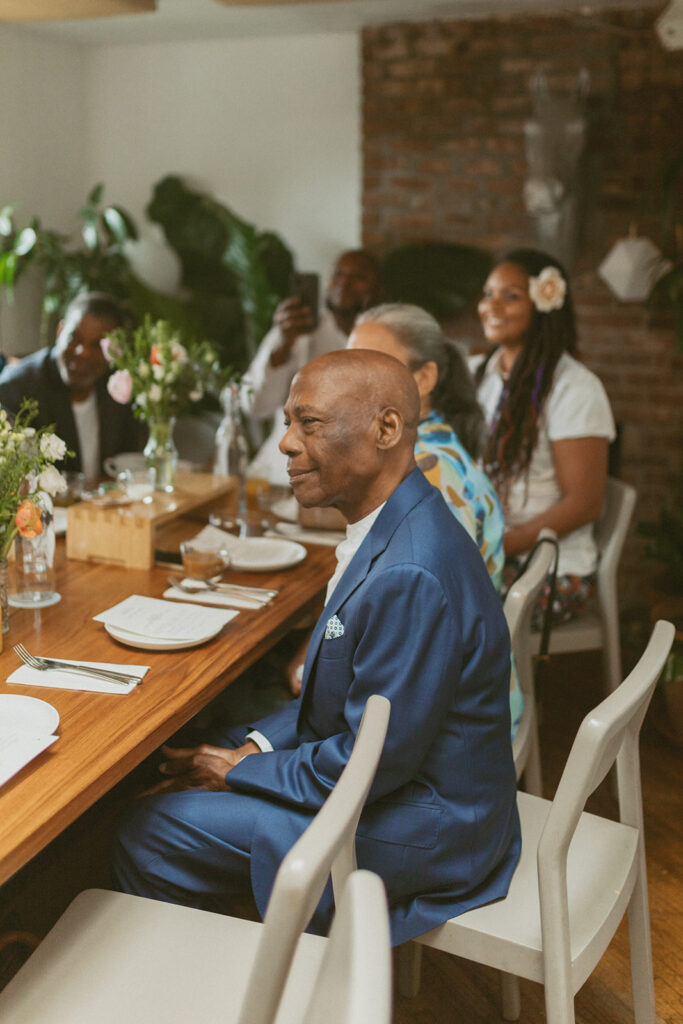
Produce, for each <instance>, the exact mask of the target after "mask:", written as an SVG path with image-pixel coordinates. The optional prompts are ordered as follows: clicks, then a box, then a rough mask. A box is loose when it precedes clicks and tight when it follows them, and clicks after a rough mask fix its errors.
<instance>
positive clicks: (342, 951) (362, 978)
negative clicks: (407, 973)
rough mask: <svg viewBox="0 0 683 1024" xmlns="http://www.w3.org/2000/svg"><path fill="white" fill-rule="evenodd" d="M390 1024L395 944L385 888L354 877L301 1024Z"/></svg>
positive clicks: (360, 874) (372, 879)
mask: <svg viewBox="0 0 683 1024" xmlns="http://www.w3.org/2000/svg"><path fill="white" fill-rule="evenodd" d="M369 1021H372V1024H390V1021H391V939H390V934H389V909H388V907H387V897H386V892H385V891H384V884H383V882H382V880H381V878H380V877H379V875H375V874H373V872H372V871H354V872H353V873H352V874H351V875H350V876H349V879H348V881H347V883H346V886H345V887H344V892H343V894H342V898H341V901H340V902H339V905H338V908H337V912H336V914H335V918H334V922H333V924H332V929H331V931H330V938H329V941H328V943H327V946H326V948H325V953H324V956H323V960H322V963H321V965H320V970H319V972H318V977H317V978H316V982H315V987H314V989H313V993H312V996H311V1000H310V1002H309V1004H308V1008H307V1010H306V1013H305V1014H304V1017H303V1021H302V1024H368V1022H369Z"/></svg>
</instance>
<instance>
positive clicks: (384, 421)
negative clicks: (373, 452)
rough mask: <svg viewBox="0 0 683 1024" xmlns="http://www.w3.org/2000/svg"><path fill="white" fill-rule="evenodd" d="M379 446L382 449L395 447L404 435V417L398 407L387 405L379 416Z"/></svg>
mask: <svg viewBox="0 0 683 1024" xmlns="http://www.w3.org/2000/svg"><path fill="white" fill-rule="evenodd" d="M377 427H378V433H377V447H378V448H379V449H381V450H382V451H388V450H389V449H390V448H395V447H396V445H397V444H398V443H399V441H400V440H401V438H402V437H403V417H402V416H401V414H400V412H399V411H398V409H394V408H393V406H390V405H389V406H387V407H386V408H385V409H382V411H381V412H380V413H379V415H378V417H377Z"/></svg>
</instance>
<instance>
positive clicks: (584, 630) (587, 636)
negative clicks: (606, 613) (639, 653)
mask: <svg viewBox="0 0 683 1024" xmlns="http://www.w3.org/2000/svg"><path fill="white" fill-rule="evenodd" d="M604 643H605V640H604V635H603V629H602V623H601V621H600V616H599V615H598V613H597V611H592V610H588V611H585V612H582V613H581V615H578V616H577V617H576V618H575V619H572V620H571V622H564V623H562V624H561V625H556V626H555V625H554V626H553V628H552V630H551V632H550V653H551V654H572V653H574V651H594V650H601V649H602V647H603V646H604ZM540 645H541V634H540V633H532V634H531V650H532V653H533V654H538V651H539V648H540Z"/></svg>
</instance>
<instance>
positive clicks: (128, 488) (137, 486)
mask: <svg viewBox="0 0 683 1024" xmlns="http://www.w3.org/2000/svg"><path fill="white" fill-rule="evenodd" d="M118 481H119V484H120V486H121V489H122V490H124V491H125V492H126V494H127V495H128V497H129V498H130V499H131V501H142V502H144V504H145V505H149V504H150V503H151V502H152V501H154V487H155V485H156V481H157V471H156V469H155V467H154V466H148V467H147V468H146V469H124V470H122V471H121V472H120V473H119V475H118Z"/></svg>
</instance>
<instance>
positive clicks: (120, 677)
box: [13, 644, 140, 685]
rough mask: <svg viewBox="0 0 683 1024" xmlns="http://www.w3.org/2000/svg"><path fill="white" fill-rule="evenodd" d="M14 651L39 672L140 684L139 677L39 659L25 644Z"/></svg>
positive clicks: (50, 659)
mask: <svg viewBox="0 0 683 1024" xmlns="http://www.w3.org/2000/svg"><path fill="white" fill-rule="evenodd" d="M13 649H14V652H15V653H16V654H18V655H19V657H20V658H21V660H22V661H23V662H24V664H25V665H28V667H29V668H35V669H37V670H38V671H39V672H44V671H46V670H47V669H55V670H58V671H59V672H71V673H72V674H73V675H78V676H81V675H84V676H96V677H97V678H99V679H106V680H107V681H108V682H110V683H121V684H122V685H123V684H126V683H139V682H140V677H139V676H132V675H128V674H127V673H126V672H114V671H113V670H112V669H108V668H88V666H87V665H71V664H69V663H67V662H64V661H60V660H59V659H57V658H38V657H36V656H35V655H34V654H29V652H28V651H27V650H26V648H25V647H24V645H23V644H16V645H15V646H14V648H13Z"/></svg>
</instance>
